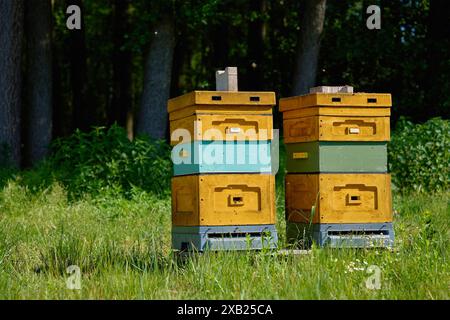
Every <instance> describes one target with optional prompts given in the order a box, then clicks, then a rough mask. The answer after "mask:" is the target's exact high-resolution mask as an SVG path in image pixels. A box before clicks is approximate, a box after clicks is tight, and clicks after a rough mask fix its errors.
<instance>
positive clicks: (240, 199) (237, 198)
mask: <svg viewBox="0 0 450 320" xmlns="http://www.w3.org/2000/svg"><path fill="white" fill-rule="evenodd" d="M242 201H243V199H242V197H233V202H234V203H238V202H239V203H240V202H242Z"/></svg>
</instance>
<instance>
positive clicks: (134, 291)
mask: <svg viewBox="0 0 450 320" xmlns="http://www.w3.org/2000/svg"><path fill="white" fill-rule="evenodd" d="M283 198H284V197H283V193H282V189H281V188H278V192H277V206H278V211H279V212H278V219H279V225H278V231H279V232H280V239H281V240H280V244H279V245H280V247H283V246H285V245H286V244H285V243H284V239H285V237H284V225H285V224H284V222H283V218H284V214H283V208H282V206H283V202H284V200H283ZM448 203H449V194H448V193H447V194H446V193H441V194H435V195H411V196H404V197H399V196H394V209H395V232H396V249H395V251H393V252H391V251H388V250H382V249H368V250H353V249H341V250H337V249H334V250H333V249H319V248H313V249H312V251H311V253H310V254H308V255H287V256H284V255H277V254H275V253H274V252H267V251H263V252H217V253H213V252H211V253H205V254H202V255H193V256H192V257H189V258H187V259H179V258H177V257H176V256H174V255H173V253H172V252H171V250H170V199H164V200H161V199H157V198H155V197H153V196H151V195H149V194H148V193H144V192H140V191H136V192H134V195H133V197H132V198H131V199H124V198H122V197H119V196H114V195H105V196H104V197H97V198H95V199H89V198H85V199H81V200H77V201H73V202H69V201H68V200H67V194H66V192H65V190H64V188H63V187H61V186H59V185H57V184H54V185H52V186H51V187H50V188H48V189H46V190H43V191H39V192H31V191H30V190H27V188H26V187H23V186H20V184H18V183H17V182H14V181H12V182H11V180H10V182H9V183H8V184H6V185H5V187H4V188H3V190H1V191H0V298H2V299H448V298H449V284H450V267H449V263H448V257H449V218H450V211H449V205H448ZM69 265H78V266H79V267H80V268H81V272H82V277H81V290H69V289H67V287H66V280H67V277H68V276H69V275H68V274H66V268H67V266H69ZM370 265H376V266H378V267H380V269H381V289H380V290H370V289H368V288H366V285H365V282H366V279H367V277H369V276H370V274H368V273H367V272H366V270H367V267H368V266H370Z"/></svg>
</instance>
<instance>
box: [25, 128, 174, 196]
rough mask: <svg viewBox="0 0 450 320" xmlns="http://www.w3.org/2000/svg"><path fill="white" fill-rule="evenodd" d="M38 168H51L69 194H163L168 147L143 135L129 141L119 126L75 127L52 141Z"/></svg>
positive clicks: (168, 170)
mask: <svg viewBox="0 0 450 320" xmlns="http://www.w3.org/2000/svg"><path fill="white" fill-rule="evenodd" d="M49 169H50V170H49ZM38 171H40V172H41V175H43V176H46V172H48V171H53V173H52V175H53V177H54V178H56V179H57V180H59V181H61V182H62V183H63V184H64V185H65V186H66V187H67V189H68V192H69V195H70V196H80V195H81V194H85V193H89V194H91V195H96V194H99V193H100V192H105V189H108V190H107V191H108V192H110V191H111V190H114V191H117V192H118V193H121V194H124V195H126V196H127V195H130V193H131V192H132V190H133V188H136V187H137V188H140V189H143V190H145V191H149V192H152V193H154V194H157V195H165V194H167V193H168V191H169V186H170V177H171V173H172V163H171V161H170V149H169V146H168V145H167V144H166V143H165V142H164V141H151V140H149V139H147V138H146V137H136V138H135V139H134V140H133V141H130V140H128V138H127V135H126V132H125V130H124V129H123V128H121V127H119V126H112V127H111V128H110V129H105V128H103V127H102V128H95V129H94V130H93V131H91V132H89V133H83V132H81V131H79V130H77V131H76V132H75V133H74V134H73V135H71V136H69V137H67V138H60V139H57V140H55V141H54V143H53V144H52V155H51V156H50V157H49V159H48V160H47V161H46V162H45V163H43V164H42V165H41V168H40V170H38ZM42 172H43V174H42ZM36 175H37V176H38V178H37V179H41V177H39V174H36V173H35V176H36ZM29 179H30V177H29ZM34 179H36V177H35V178H34Z"/></svg>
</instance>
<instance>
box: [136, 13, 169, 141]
mask: <svg viewBox="0 0 450 320" xmlns="http://www.w3.org/2000/svg"><path fill="white" fill-rule="evenodd" d="M153 34H154V37H153V41H152V42H151V45H150V50H149V52H148V54H147V59H146V63H145V76H144V89H143V92H142V97H141V105H140V110H139V118H138V119H137V121H138V125H137V132H138V133H140V134H147V135H149V136H150V137H152V138H154V139H164V138H166V131H167V128H168V123H167V121H168V117H167V108H166V106H167V100H168V99H169V95H170V80H171V79H170V78H171V73H172V60H173V51H174V47H175V30H174V25H173V22H172V19H171V18H169V17H167V16H166V17H163V18H162V19H161V20H160V21H159V23H158V24H157V26H156V28H155V30H154V33H153Z"/></svg>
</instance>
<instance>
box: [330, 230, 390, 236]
mask: <svg viewBox="0 0 450 320" xmlns="http://www.w3.org/2000/svg"><path fill="white" fill-rule="evenodd" d="M328 235H329V236H373V235H389V231H388V230H359V231H354V230H353V231H352V230H345V231H344V230H342V231H328Z"/></svg>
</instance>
